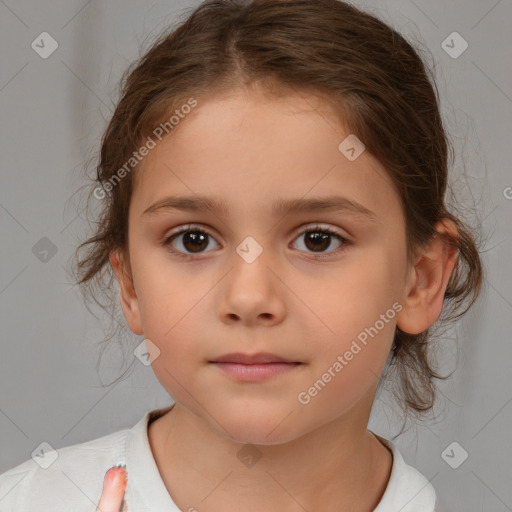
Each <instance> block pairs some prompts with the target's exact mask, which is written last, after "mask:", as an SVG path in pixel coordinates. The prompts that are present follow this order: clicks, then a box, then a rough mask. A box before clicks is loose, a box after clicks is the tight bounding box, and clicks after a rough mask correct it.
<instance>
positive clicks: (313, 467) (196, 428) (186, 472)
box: [148, 403, 392, 512]
mask: <svg viewBox="0 0 512 512" xmlns="http://www.w3.org/2000/svg"><path fill="white" fill-rule="evenodd" d="M361 410H367V408H366V409H365V408H362V409H361ZM358 416H359V417H358ZM367 423H368V418H367V417H366V418H365V417H364V414H363V415H362V417H361V415H357V414H351V419H350V422H349V421H347V420H346V419H343V418H342V419H340V418H338V419H336V420H334V421H332V422H330V423H327V424H325V425H322V426H321V427H320V428H318V429H316V430H314V431H312V432H309V433H308V434H306V435H304V436H302V437H300V438H297V439H294V440H293V441H290V442H287V443H283V444H277V445H257V446H255V445H246V444H244V443H240V442H236V441H234V440H232V439H229V438H227V437H225V436H223V435H221V434H220V433H219V432H217V431H216V430H214V429H212V428H211V427H210V425H209V424H208V423H207V422H205V421H204V420H203V419H202V418H199V417H198V416H197V415H195V414H194V413H192V412H191V411H190V410H188V409H186V408H185V407H183V406H181V405H180V404H179V403H176V404H175V406H174V407H173V408H172V409H171V410H170V411H169V412H168V413H166V414H165V415H164V416H162V417H161V418H159V419H157V420H156V421H154V422H153V423H151V424H150V426H149V433H148V435H149V439H150V445H151V448H152V451H153V455H154V457H155V462H156V464H157V466H158V468H159V471H160V474H161V475H162V479H163V481H164V484H165V486H166V487H167V489H168V491H169V494H170V495H171V497H172V499H173V501H174V502H175V503H176V505H177V506H178V507H179V508H180V509H181V510H189V509H190V510H194V508H193V507H195V508H197V510H201V511H210V510H211V511H214V510H223V511H224V512H231V511H235V510H237V511H238V510H240V509H242V510H247V511H252V510H254V511H256V510H262V509H264V510H266V511H267V512H272V511H273V510H276V511H277V510H279V512H288V511H290V512H292V511H293V512H295V511H298V510H303V509H305V510H345V509H346V510H354V505H355V504H357V510H362V511H372V510H373V509H374V508H375V507H376V506H377V505H378V503H379V501H380V499H381V497H382V495H383V493H384V491H385V489H386V485H387V482H388V480H389V476H390V473H391V466H392V455H391V452H390V451H389V450H388V449H387V448H386V447H385V446H384V445H383V444H381V443H380V441H378V439H377V438H376V437H375V436H374V435H373V434H371V433H370V432H368V431H367V430H366V425H367Z"/></svg>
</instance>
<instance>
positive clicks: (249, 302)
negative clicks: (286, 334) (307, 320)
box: [218, 255, 286, 326]
mask: <svg viewBox="0 0 512 512" xmlns="http://www.w3.org/2000/svg"><path fill="white" fill-rule="evenodd" d="M237 257H238V256H237ZM276 270H277V269H276V268H275V267H274V268H271V267H270V266H268V265H267V262H266V261H265V259H264V258H263V257H262V255H260V256H259V257H258V258H257V259H256V260H255V261H253V262H252V263H247V262H245V261H244V260H242V259H239V261H236V262H235V264H234V267H233V268H232V269H231V270H230V271H229V273H228V275H227V276H226V280H225V282H224V284H223V285H222V287H221V290H222V291H221V293H222V296H221V300H220V302H219V310H218V314H219V317H220V319H221V320H222V321H223V322H226V323H230V324H232V323H236V322H238V323H242V324H244V325H246V326H251V325H257V324H261V325H266V326H271V325H276V324H279V323H280V322H282V321H283V318H284V316H285V312H286V306H285V303H284V300H283V294H284V290H283V288H284V289H285V288H286V287H285V286H284V284H283V282H282V281H281V280H280V279H279V277H278V272H276Z"/></svg>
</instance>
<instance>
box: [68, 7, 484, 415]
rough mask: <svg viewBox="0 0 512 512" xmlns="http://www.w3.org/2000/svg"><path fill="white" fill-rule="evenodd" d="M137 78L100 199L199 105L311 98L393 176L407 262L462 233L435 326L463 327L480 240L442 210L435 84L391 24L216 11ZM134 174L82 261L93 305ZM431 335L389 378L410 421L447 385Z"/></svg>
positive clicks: (441, 134) (114, 125)
mask: <svg viewBox="0 0 512 512" xmlns="http://www.w3.org/2000/svg"><path fill="white" fill-rule="evenodd" d="M133 67H134V69H128V70H127V71H126V72H125V74H124V75H123V77H122V80H121V91H120V92H121V98H120V100H119V102H118V105H117V108H116V110H115V112H114V114H113V116H112V119H111V121H110V123H109V125H108V127H107V129H106V132H105V134H104V136H103V139H102V146H101V153H100V161H99V164H98V165H97V176H96V177H95V179H94V181H95V183H94V186H95V187H96V188H95V190H96V191H97V190H103V189H98V188H97V187H98V186H103V187H105V185H106V184H107V183H109V182H110V183H113V182H112V179H113V177H114V176H115V175H116V173H118V171H119V169H120V168H121V167H122V166H123V165H124V164H125V163H126V162H127V161H128V160H129V159H130V157H132V154H133V152H134V150H136V149H137V148H139V147H140V146H141V141H144V140H147V136H148V135H149V134H150V133H151V132H152V131H153V130H154V128H155V127H156V126H157V125H158V123H159V122H162V121H163V120H166V119H168V118H169V117H170V115H171V112H174V111H175V109H176V108H177V107H179V106H181V105H184V104H186V103H187V101H188V100H190V98H191V97H194V98H199V99H200V98H201V97H202V96H208V95H211V94H212V93H214V92H217V91H229V90H231V89H234V88H236V87H249V86H254V85H256V84H260V85H261V84H264V85H265V86H266V90H268V91H271V92H273V93H274V94H279V92H281V93H286V91H288V92H290V91H299V92H311V93H314V94H317V95H321V96H322V97H323V98H324V99H325V100H326V101H327V102H329V103H330V105H331V106H332V107H333V108H334V109H337V110H336V112H337V113H339V115H340V116H342V118H341V120H342V122H343V123H344V125H345V126H346V127H347V128H349V129H350V131H351V133H354V134H355V135H356V136H357V137H358V138H359V139H360V140H362V141H363V142H364V144H365V145H366V149H367V151H369V152H370V153H371V154H373V155H374V156H375V157H376V158H377V159H378V160H379V161H380V162H381V163H382V164H383V166H384V167H385V168H386V169H387V171H388V173H389V175H390V177H391V178H392V180H393V182H394V184H395V186H396V189H397V191H398V193H399V195H400V198H401V203H402V208H403V211H404V215H405V219H406V230H407V231H406V232H407V246H408V256H409V257H410V258H411V257H412V256H413V255H414V254H415V250H416V249H417V248H418V247H420V246H422V245H424V244H425V243H428V242H429V241H430V240H431V239H432V237H433V236H435V235H436V234H437V233H436V230H435V225H436V223H437V222H438V221H439V220H440V219H443V218H447V219H450V220H451V221H453V222H454V223H455V224H456V226H457V227H458V231H459V236H458V238H448V242H449V243H450V244H453V245H454V246H456V247H457V248H458V250H459V256H458V261H457V265H456V267H455V270H454V272H453V273H452V275H451V277H450V280H449V283H448V286H447V289H446V293H445V300H444V305H443V312H442V319H440V320H439V321H438V322H437V324H438V326H441V325H445V324H446V322H449V321H455V320H457V319H458V318H460V317H461V316H462V315H463V314H464V313H465V312H466V311H467V310H468V309H469V308H470V307H471V305H472V304H473V303H474V301H475V300H476V298H477V297H478V294H479V291H480V287H481V282H482V273H483V268H482V264H481V260H480V257H479V251H478V248H477V242H476V238H475V235H474V234H472V232H471V229H470V228H469V226H468V225H467V224H466V223H465V222H463V221H462V220H460V219H459V218H458V217H456V216H455V215H453V214H452V213H450V212H449V211H448V209H447V207H446V205H445V192H446V188H447V178H448V168H449V167H450V166H451V165H452V163H453V149H452V147H451V144H450V143H449V140H448V137H447V135H446V133H445V130H444V128H443V123H442V119H441V116H440V112H439V103H438V102H439V98H438V96H439V95H438V91H437V87H436V84H435V80H434V79H432V80H430V78H429V76H430V73H431V71H430V70H427V68H426V66H425V64H424V63H423V61H422V59H421V58H420V56H419V54H418V51H415V50H414V49H413V47H412V46H411V44H409V43H408V42H407V41H406V40H405V39H404V38H403V37H402V36H401V35H400V34H399V33H397V32H396V31H395V30H393V29H392V28H391V27H389V26H388V25H387V24H385V23H383V22H382V21H380V20H379V19H377V18H376V17H374V16H372V15H370V14H367V13H364V12H362V11H360V10H358V9H356V8H355V7H353V6H351V5H349V4H346V3H344V2H341V1H337V0H253V1H250V0H208V1H205V2H203V3H202V4H200V5H199V6H198V7H197V8H196V9H195V10H194V11H193V12H192V13H191V15H190V16H189V17H188V18H187V19H186V20H185V21H184V22H182V23H180V24H179V25H178V26H177V27H175V28H174V29H172V30H171V31H170V32H169V30H167V31H166V33H165V34H163V35H162V36H160V37H159V38H158V39H157V40H156V42H154V43H153V45H152V47H151V48H150V49H149V51H147V52H146V53H145V54H144V55H143V56H142V57H141V58H140V59H139V60H138V61H137V62H135V63H134V64H133V65H132V68H133ZM171 136H172V135H171ZM134 173H135V175H136V167H134V172H126V173H123V175H124V176H123V177H122V179H120V180H117V181H116V182H115V186H110V187H109V193H108V194H105V197H104V199H102V201H103V202H102V204H101V211H100V213H99V217H98V220H97V228H96V232H95V234H94V236H92V237H91V238H89V239H88V240H86V241H85V242H83V243H82V244H81V245H80V246H79V247H78V249H77V252H76V257H77V262H76V263H77V282H78V284H80V285H82V287H83V288H84V289H85V290H86V291H88V292H90V293H91V294H92V295H93V296H94V295H95V294H94V292H92V289H93V286H94V285H97V286H98V288H99V291H100V292H102V293H103V294H105V295H106V296H107V297H108V298H109V303H110V304H113V303H114V302H117V296H115V297H114V293H113V290H112V282H113V278H114V275H113V271H112V268H111V266H110V264H109V254H110V252H111V251H112V250H113V249H114V248H122V249H124V250H126V249H127V229H128V225H127V224H128V208H129V205H130V197H131V194H132V187H133V186H134V182H133V176H134ZM117 176H119V174H118V175H117ZM109 180H110V181H109ZM93 192H94V191H93V190H91V194H90V195H89V199H91V195H92V194H93ZM95 196H96V197H97V193H96V194H95ZM446 236H449V235H446ZM85 246H88V252H87V254H86V256H85V257H84V258H83V259H81V258H80V257H79V256H78V253H79V251H80V250H81V249H83V248H84V247H85ZM85 295H86V296H87V293H86V294H85ZM94 298H95V300H96V297H94ZM96 302H97V303H99V304H101V303H100V302H98V300H96ZM431 331H432V328H430V329H428V330H426V331H425V332H422V333H421V334H417V335H411V334H407V333H405V332H403V331H401V330H400V329H398V328H397V330H396V332H395V338H394V344H393V349H392V352H391V354H390V359H389V360H388V362H389V364H388V366H387V367H386V371H385V372H384V373H385V374H386V377H387V374H388V370H391V369H394V370H395V371H396V373H397V377H398V378H397V379H395V380H394V385H395V386H396V387H395V389H394V393H395V396H396V397H397V398H398V400H399V403H401V404H402V406H403V409H404V412H405V413H407V412H413V413H415V414H417V415H421V414H422V413H426V412H427V411H429V410H430V409H431V408H432V406H433V403H434V399H435V394H436V393H435V382H434V379H442V378H446V377H442V376H441V375H439V374H438V373H437V372H436V371H435V370H434V365H433V362H432V359H433V357H432V353H431V350H430V349H431V343H430V341H431V339H432V336H433V332H431Z"/></svg>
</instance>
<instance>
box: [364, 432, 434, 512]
mask: <svg viewBox="0 0 512 512" xmlns="http://www.w3.org/2000/svg"><path fill="white" fill-rule="evenodd" d="M377 438H378V439H379V440H380V441H381V442H383V443H384V444H385V445H386V446H387V447H388V448H389V449H390V450H391V451H392V453H393V467H392V470H391V476H390V479H389V482H388V486H387V488H386V491H385V492H384V495H383V496H382V499H381V501H380V503H379V505H378V506H377V508H376V509H374V512H395V511H396V510H400V511H401V512H435V507H436V491H435V489H434V487H433V486H432V484H431V483H430V482H429V480H428V479H427V478H426V477H425V476H424V475H422V474H421V473H420V472H419V471H418V470H417V469H415V468H413V467H412V466H410V465H409V464H407V463H406V462H405V460H404V458H403V457H402V454H401V453H400V451H399V449H398V447H397V446H396V445H395V444H394V443H392V442H391V441H388V440H387V439H384V438H382V437H380V436H377Z"/></svg>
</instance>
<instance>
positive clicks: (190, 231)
mask: <svg viewBox="0 0 512 512" xmlns="http://www.w3.org/2000/svg"><path fill="white" fill-rule="evenodd" d="M181 235H184V236H183V237H182V240H181V243H179V244H178V245H181V246H183V247H184V248H185V252H184V251H182V250H181V248H179V249H177V248H176V247H175V246H174V245H173V242H174V240H176V239H178V237H181ZM209 238H211V239H212V240H213V236H212V235H211V234H210V233H209V232H208V231H205V230H204V229H200V228H199V227H196V226H185V227H183V228H182V229H180V230H179V231H178V232H177V233H174V234H172V235H170V236H168V237H166V238H165V240H164V241H163V242H162V245H164V246H166V247H167V246H168V247H169V249H170V250H171V251H172V252H174V253H177V254H178V255H179V256H185V257H186V256H190V255H193V254H200V253H202V252H204V249H205V247H208V245H209V243H208V239H209ZM187 251H190V252H187Z"/></svg>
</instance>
